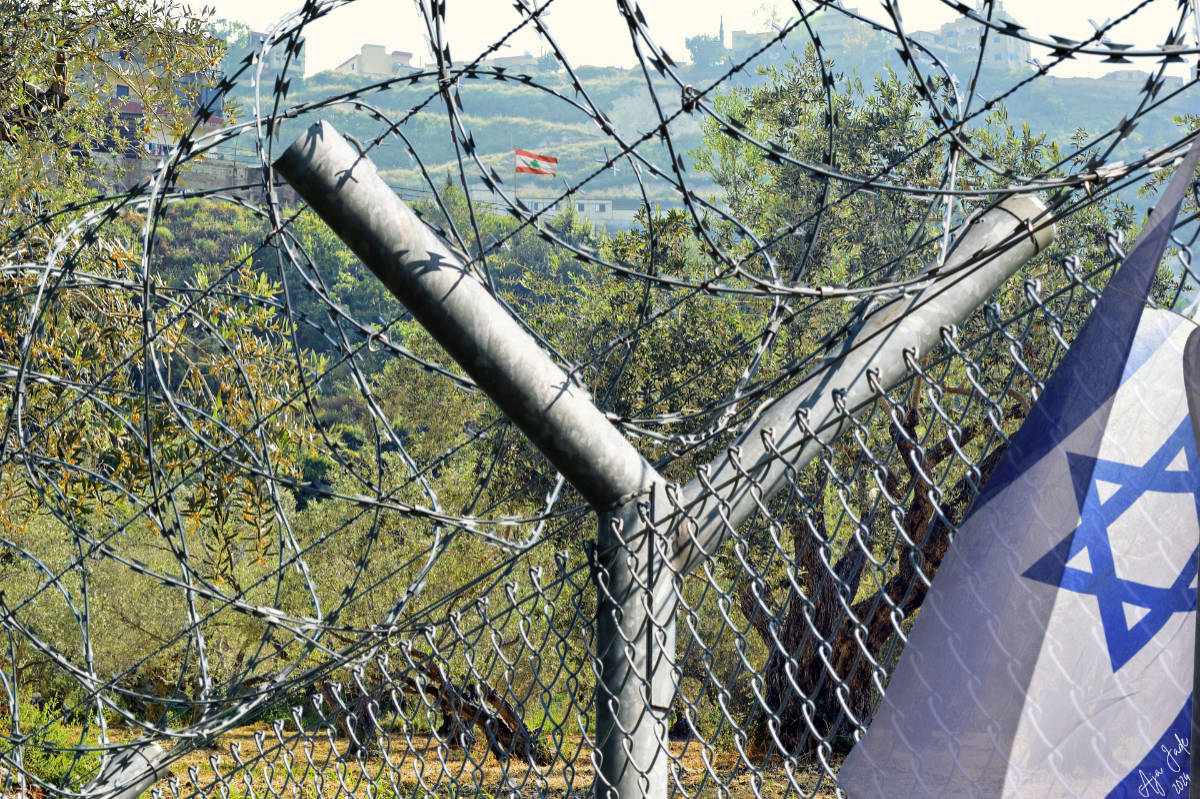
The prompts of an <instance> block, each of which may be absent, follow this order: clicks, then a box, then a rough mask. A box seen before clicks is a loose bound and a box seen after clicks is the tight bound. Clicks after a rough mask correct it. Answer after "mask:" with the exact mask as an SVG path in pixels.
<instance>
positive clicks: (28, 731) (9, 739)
mask: <svg viewBox="0 0 1200 799" xmlns="http://www.w3.org/2000/svg"><path fill="white" fill-rule="evenodd" d="M18 721H19V728H20V730H21V733H22V735H23V736H24V735H29V736H31V737H30V738H29V739H28V740H25V741H24V743H23V745H22V747H21V750H22V751H21V754H22V758H23V764H24V767H25V770H26V771H28V772H29V773H30V774H33V775H34V776H35V777H37V778H38V779H40V780H42V781H43V782H45V783H47V784H49V785H54V786H57V787H60V788H78V787H80V786H81V785H83V784H84V783H85V782H86V781H87V780H88V779H90V778H91V776H92V775H93V774H94V773H95V771H96V769H97V767H98V766H99V763H100V758H99V755H98V754H97V753H96V752H95V751H91V750H92V742H87V743H86V744H85V741H84V739H83V737H82V735H81V734H80V732H79V730H78V729H77V728H72V727H71V726H69V725H68V724H66V723H65V722H64V720H63V718H62V710H61V707H60V706H58V704H57V703H54V702H47V703H45V704H43V705H42V707H41V708H38V707H35V706H34V705H33V704H31V703H29V702H28V701H24V700H23V701H21V703H20V714H19V717H18ZM0 729H2V730H3V733H0V757H2V758H3V759H5V760H9V761H11V760H13V759H14V758H15V754H16V753H15V752H14V750H15V748H16V747H15V745H14V741H13V732H12V717H11V715H10V714H9V713H8V711H7V708H0ZM81 750H83V751H81Z"/></svg>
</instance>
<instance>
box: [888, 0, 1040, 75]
mask: <svg viewBox="0 0 1200 799" xmlns="http://www.w3.org/2000/svg"><path fill="white" fill-rule="evenodd" d="M976 14H977V16H980V17H986V16H987V11H986V10H984V8H983V2H982V0H979V2H977V9H976ZM1011 19H1012V17H1010V16H1009V15H1008V14H1006V13H1005V11H1004V4H1003V3H1002V2H1000V0H997V2H996V5H995V8H994V9H993V10H992V20H994V21H995V22H997V23H998V22H1000V21H1002V20H1005V21H1009V20H1011ZM982 33H983V26H982V25H980V24H979V23H978V22H976V21H975V20H973V19H971V18H970V17H968V16H965V15H964V16H961V17H957V18H956V19H953V20H951V21H950V22H947V23H946V24H945V25H943V26H942V27H940V28H938V29H937V30H936V31H916V32H915V33H912V34H911V37H912V39H913V40H914V41H917V42H920V43H921V44H923V45H925V46H926V47H928V48H929V49H930V50H931V51H933V52H934V53H935V54H936V55H937V56H938V57H939V58H943V59H945V60H946V61H949V62H954V63H958V64H962V63H963V62H974V61H975V60H976V59H977V58H978V57H979V42H980V36H981V35H982ZM1030 54H1031V51H1030V49H1029V42H1026V41H1022V40H1021V39H1018V38H1016V37H1015V36H1005V35H1003V34H1000V33H997V32H995V31H992V32H991V34H989V36H988V39H987V47H986V52H985V53H984V62H983V65H984V66H985V67H991V68H993V69H996V68H999V69H1005V70H1012V69H1018V68H1023V67H1024V66H1025V62H1026V60H1028V59H1029V57H1030Z"/></svg>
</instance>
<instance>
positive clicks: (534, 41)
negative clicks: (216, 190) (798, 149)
mask: <svg viewBox="0 0 1200 799" xmlns="http://www.w3.org/2000/svg"><path fill="white" fill-rule="evenodd" d="M803 2H804V3H805V7H806V8H808V7H811V6H810V5H809V4H808V0H803ZM640 4H641V7H642V10H643V12H644V14H645V16H646V19H647V21H648V22H649V24H650V28H651V31H652V33H653V35H654V37H655V40H656V41H657V42H659V43H660V44H661V45H662V46H664V47H666V48H667V51H668V52H669V53H671V54H672V57H674V58H676V60H687V59H688V53H687V50H686V48H685V47H684V44H683V42H684V39H686V38H687V37H689V36H693V35H695V34H697V33H707V34H712V35H715V34H716V32H717V27H718V24H719V21H720V19H721V18H722V16H723V17H724V21H725V31H726V34H727V35H728V34H729V32H731V31H733V30H735V29H748V30H764V29H766V28H767V25H768V23H769V21H770V20H771V19H772V18H774V19H777V20H786V19H788V18H789V17H791V16H792V15H793V14H795V13H796V7H795V5H793V3H791V2H781V1H780V0H766V2H763V0H746V1H745V2H736V0H640ZM1177 4H1178V0H1152V2H1150V4H1149V5H1148V6H1147V7H1146V8H1145V9H1142V10H1141V11H1140V12H1139V13H1138V14H1137V16H1136V19H1134V20H1130V21H1129V22H1126V23H1123V24H1122V25H1120V26H1119V27H1117V28H1116V29H1114V31H1113V33H1112V35H1111V38H1112V40H1113V41H1117V42H1127V43H1132V44H1136V45H1155V44H1159V43H1161V42H1162V41H1163V39H1164V38H1165V36H1166V33H1167V31H1168V29H1169V27H1170V25H1171V24H1172V23H1173V22H1174V21H1175V20H1176V19H1177V14H1178V12H1177V11H1176V9H1177ZM207 5H208V6H209V7H212V8H215V9H216V13H217V16H219V17H224V18H227V19H235V20H238V21H240V22H244V23H246V24H248V25H250V26H251V27H252V28H254V29H256V30H265V29H266V27H267V26H269V25H271V24H272V23H274V22H275V21H277V20H278V19H279V18H280V17H281V16H282V15H285V14H287V13H289V12H291V11H294V10H295V9H297V8H299V7H300V6H301V5H302V0H207ZM848 5H850V6H852V7H856V8H860V9H862V11H863V13H866V14H868V15H870V16H872V17H875V18H877V19H881V20H882V19H885V16H884V15H883V12H882V11H881V10H880V5H879V4H878V3H877V2H873V1H872V2H853V0H852V1H851V2H849V3H848ZM1135 5H1136V0H1086V2H1084V1H1082V0H1007V2H1005V3H1004V9H1005V11H1006V12H1007V14H1008V15H1009V16H1011V17H1012V18H1013V19H1015V20H1016V21H1017V22H1020V23H1021V24H1022V25H1025V26H1026V27H1028V28H1029V29H1030V30H1031V31H1033V32H1034V33H1036V34H1039V35H1045V34H1049V33H1057V34H1060V35H1064V36H1069V37H1071V38H1075V39H1080V38H1086V37H1088V36H1090V35H1091V34H1092V32H1093V30H1092V27H1091V25H1090V24H1089V22H1088V18H1089V17H1090V18H1092V19H1094V20H1095V21H1096V22H1100V23H1103V22H1104V21H1105V20H1106V19H1107V18H1110V17H1111V18H1114V19H1115V18H1118V17H1120V16H1121V15H1122V14H1124V13H1125V12H1127V11H1129V10H1130V9H1131V8H1133V7H1134V6H1135ZM550 8H551V10H550V12H549V15H548V16H547V17H546V21H547V25H548V27H549V28H550V31H551V34H552V35H553V36H554V37H555V40H556V41H558V43H559V45H560V47H562V48H563V49H564V50H565V51H566V52H567V54H568V56H569V57H570V59H571V62H572V63H573V64H576V65H582V64H611V65H620V66H630V65H632V64H633V63H634V58H633V51H632V48H631V45H630V40H629V33H628V29H627V28H626V26H625V24H624V22H623V21H622V19H621V18H620V16H619V14H618V13H617V11H616V4H615V3H614V2H612V1H611V0H551V3H550ZM900 8H901V11H902V15H903V20H904V24H905V27H906V28H907V29H909V30H928V29H934V28H936V27H937V26H938V25H940V24H942V23H944V22H946V21H948V20H949V19H952V18H953V17H954V16H955V12H954V11H953V10H952V8H951V7H950V6H949V5H948V4H947V2H946V1H945V0H900ZM519 21H520V17H519V16H518V15H517V13H516V11H515V10H514V8H513V3H512V0H447V28H448V32H449V38H450V42H451V54H452V56H453V57H454V58H455V59H456V60H458V59H464V58H472V57H474V56H475V55H477V54H478V53H479V52H481V51H482V50H483V49H484V48H485V47H487V46H488V45H489V44H490V43H492V42H493V41H495V40H496V39H498V38H499V37H500V36H501V35H503V34H504V33H505V32H506V31H508V30H510V29H511V28H513V27H515V25H516V24H517V23H518V22H519ZM1188 32H1189V36H1188V40H1189V42H1190V41H1194V40H1195V35H1196V34H1195V27H1194V26H1193V25H1192V24H1191V22H1190V21H1189V26H1188ZM512 42H513V44H512V46H511V47H508V48H505V49H503V50H501V51H500V53H499V55H516V54H520V53H522V52H530V53H532V54H533V55H539V54H540V53H541V52H542V51H543V50H544V48H545V45H544V43H543V42H542V41H541V40H540V39H539V38H538V37H537V36H536V34H534V33H525V32H522V33H520V34H518V35H517V36H516V37H514V38H513V39H512ZM364 43H370V44H382V45H384V46H386V47H387V48H389V49H396V50H407V51H409V52H413V53H416V54H417V56H416V58H415V59H414V61H415V62H416V63H418V64H424V63H427V62H428V61H429V60H431V59H430V55H429V50H428V47H427V45H426V43H425V37H424V28H423V26H422V25H421V23H420V21H419V17H418V15H417V13H416V10H415V5H414V2H413V0H356V2H352V3H350V4H348V5H346V6H343V7H340V8H338V9H336V10H334V11H332V12H331V13H330V14H329V15H328V16H327V17H325V18H324V19H322V20H320V21H319V22H317V23H314V24H313V25H312V26H311V28H310V29H309V32H308V35H307V72H308V73H310V74H311V73H313V72H319V71H321V70H325V69H329V68H330V67H332V66H334V65H336V64H338V63H339V62H341V61H343V60H345V59H346V58H348V57H349V56H351V55H354V54H355V53H356V52H358V48H359V46H360V45H361V44H364ZM1035 55H1036V53H1035ZM1152 64H1153V62H1150V61H1143V62H1141V63H1140V64H1137V66H1139V67H1141V68H1143V69H1149V68H1150V67H1151V66H1152ZM1117 68H1120V65H1112V64H1099V63H1097V62H1096V61H1081V62H1080V63H1077V64H1073V65H1069V66H1068V68H1067V69H1063V70H1060V69H1056V70H1055V74H1058V75H1071V74H1102V73H1104V72H1107V71H1109V70H1111V69H1117Z"/></svg>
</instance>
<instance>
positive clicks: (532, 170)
mask: <svg viewBox="0 0 1200 799" xmlns="http://www.w3.org/2000/svg"><path fill="white" fill-rule="evenodd" d="M513 155H514V156H515V158H516V171H518V172H525V173H527V174H530V175H549V176H550V177H554V175H555V174H556V173H557V172H558V159H557V158H554V157H553V156H549V155H538V154H537V153H531V152H529V151H528V150H514V151H513Z"/></svg>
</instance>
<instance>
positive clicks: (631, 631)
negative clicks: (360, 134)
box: [275, 122, 675, 799]
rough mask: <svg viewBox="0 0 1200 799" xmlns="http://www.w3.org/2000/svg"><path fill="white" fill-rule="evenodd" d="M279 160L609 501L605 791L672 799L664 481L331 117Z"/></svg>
mask: <svg viewBox="0 0 1200 799" xmlns="http://www.w3.org/2000/svg"><path fill="white" fill-rule="evenodd" d="M275 169H276V170H278V171H279V173H280V174H282V175H283V176H284V177H285V178H286V179H287V181H288V182H289V183H290V184H291V185H292V187H293V188H295V189H296V191H297V192H298V193H299V195H300V196H301V197H302V198H304V200H305V201H306V202H307V203H308V204H309V206H310V207H311V208H312V209H313V211H315V212H316V213H317V214H318V215H319V216H320V217H321V218H322V219H323V220H324V221H325V222H326V224H328V225H329V227H330V228H331V229H332V230H333V231H334V232H335V233H336V234H337V235H338V236H339V237H340V238H341V239H342V240H343V241H345V242H346V244H347V245H349V246H350V248H351V249H352V250H354V252H355V253H356V254H357V255H358V257H359V258H361V259H362V261H363V263H365V264H366V265H367V266H368V267H370V268H371V270H372V271H373V272H374V273H375V274H376V276H378V277H379V279H380V280H381V281H383V283H384V285H386V286H387V288H388V289H389V290H390V291H391V292H392V293H393V294H394V295H395V296H396V297H397V298H398V299H399V300H400V301H401V302H402V303H403V304H404V306H405V307H406V308H407V309H408V310H409V312H410V313H412V315H413V316H414V317H415V318H416V319H417V321H418V322H420V323H421V324H422V325H423V326H424V327H425V329H426V330H428V331H429V333H430V334H431V335H432V336H433V337H434V338H435V339H436V340H437V341H438V343H439V344H441V345H442V346H443V347H444V348H445V349H446V351H447V352H448V353H449V354H450V355H451V357H453V358H454V360H455V361H457V362H458V363H459V365H461V366H462V368H463V369H464V370H465V371H466V372H467V374H468V375H470V376H471V378H472V379H473V380H474V381H475V383H476V384H477V385H478V386H479V388H480V389H482V390H483V391H484V392H485V393H486V394H487V395H488V396H489V397H490V398H491V399H492V400H493V401H494V402H495V403H496V404H497V406H499V407H500V409H501V410H502V411H504V413H505V414H506V415H507V416H508V417H509V418H510V419H511V420H512V421H513V423H514V424H516V425H517V427H519V428H520V429H521V431H522V432H523V433H524V434H525V435H526V436H527V437H528V438H529V439H530V441H532V442H533V443H534V444H535V445H536V446H537V447H538V449H539V450H541V452H542V453H543V454H544V455H545V456H546V457H547V458H548V459H549V460H550V462H551V463H553V464H554V466H555V468H557V469H558V470H559V472H561V473H562V475H563V476H564V477H565V478H566V479H567V480H569V481H570V482H571V483H572V484H573V485H574V486H575V487H576V489H578V490H579V492H580V493H581V494H582V495H583V496H584V497H585V498H586V499H587V500H588V502H589V503H591V505H592V506H593V507H594V508H595V509H596V511H597V513H598V516H599V520H600V527H599V530H598V533H597V544H596V551H595V554H596V558H595V566H594V570H593V571H594V576H595V579H596V584H597V598H598V603H597V604H598V618H597V665H596V667H597V671H598V680H597V689H596V698H597V702H596V708H595V712H596V739H597V743H596V754H597V759H598V763H597V779H596V787H595V789H596V794H597V796H600V797H606V798H607V797H613V798H614V799H615V798H617V797H619V799H633V797H643V796H645V797H665V796H666V794H667V755H668V752H667V749H666V746H667V743H666V729H667V725H666V714H667V708H668V707H669V706H670V702H671V697H672V695H673V693H674V685H673V678H672V668H673V662H672V661H673V653H674V616H675V612H674V596H675V595H674V589H673V586H672V572H671V571H670V570H669V569H668V568H667V565H668V557H669V546H670V538H669V536H667V535H665V533H663V532H661V531H659V530H658V529H657V527H656V526H655V525H653V524H648V523H647V522H648V520H649V519H650V518H653V516H652V514H654V513H655V512H656V510H655V509H660V510H661V509H663V508H665V507H667V505H666V502H665V500H664V499H663V497H662V494H663V479H662V477H660V476H659V475H658V473H657V472H656V471H655V470H654V468H653V467H652V466H651V465H650V464H648V463H647V462H646V461H645V459H644V458H642V456H641V455H640V454H639V453H638V451H637V450H636V449H635V448H634V447H633V446H632V445H631V444H630V443H629V442H628V441H627V440H626V439H625V437H624V436H623V435H622V434H621V433H620V431H618V430H617V429H616V428H615V427H613V425H612V424H611V423H610V422H609V421H608V419H607V418H605V416H604V414H603V413H601V411H600V410H599V409H598V408H596V406H595V404H594V403H593V402H592V400H591V397H590V396H589V395H588V393H587V391H586V390H585V389H584V388H583V387H582V386H580V385H579V384H577V383H576V382H574V381H573V380H572V379H571V378H570V377H569V376H568V375H567V374H566V373H565V372H564V371H563V370H562V369H561V368H559V367H558V365H557V364H555V363H554V361H553V360H551V359H550V357H549V356H548V355H547V354H546V353H545V352H544V351H543V350H542V349H541V348H540V347H539V346H538V345H537V343H536V342H535V341H534V340H533V338H532V337H531V336H530V335H529V334H528V333H527V332H526V331H525V330H523V329H522V328H521V326H520V325H519V324H517V322H516V321H515V320H514V319H513V318H512V317H511V316H510V315H509V314H508V312H507V311H505V309H504V308H503V307H502V306H501V305H500V304H499V303H498V302H497V301H496V299H495V298H494V297H493V296H492V295H491V294H490V293H489V292H488V290H487V289H486V288H485V287H484V285H483V284H482V283H481V282H480V281H479V280H478V279H477V278H476V277H475V276H474V274H472V273H471V271H470V270H469V269H468V268H467V267H466V265H465V264H464V262H463V258H462V257H461V256H460V255H459V254H458V253H456V252H455V251H454V250H452V249H451V248H450V247H449V246H448V245H447V244H446V242H444V241H443V240H442V239H441V238H439V237H438V236H437V235H435V234H434V233H433V231H432V230H430V229H429V227H428V226H427V225H426V224H425V223H424V222H422V221H421V220H420V219H419V218H418V217H417V216H416V214H414V213H413V212H412V210H411V209H410V208H409V207H408V206H407V205H405V203H404V202H403V201H401V200H400V199H399V198H398V197H397V196H396V195H395V193H393V191H392V190H391V189H390V188H389V187H388V186H387V184H386V183H384V182H383V180H382V179H381V178H380V177H379V175H378V173H377V172H376V170H375V166H374V165H373V164H372V163H371V161H370V160H369V159H368V158H367V157H366V156H364V155H362V154H361V153H359V152H358V151H356V150H355V149H353V148H352V147H351V146H350V145H349V144H348V143H347V142H346V140H345V139H344V138H343V137H342V136H340V135H339V134H338V133H337V132H336V131H335V130H334V129H333V128H332V127H331V126H330V125H329V124H328V123H326V122H318V123H317V124H315V125H313V126H312V127H310V128H309V129H308V131H307V132H306V133H304V134H303V135H302V136H300V138H299V139H297V140H296V142H295V143H293V144H292V145H291V146H290V147H289V148H288V149H287V151H286V152H284V154H283V155H282V156H281V157H280V158H279V159H278V160H277V161H276V162H275ZM648 514H651V515H648Z"/></svg>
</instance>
